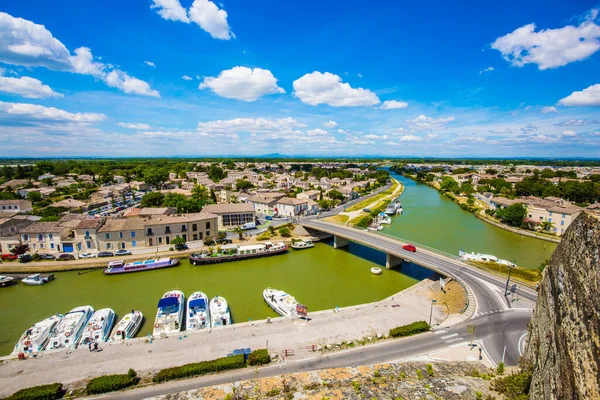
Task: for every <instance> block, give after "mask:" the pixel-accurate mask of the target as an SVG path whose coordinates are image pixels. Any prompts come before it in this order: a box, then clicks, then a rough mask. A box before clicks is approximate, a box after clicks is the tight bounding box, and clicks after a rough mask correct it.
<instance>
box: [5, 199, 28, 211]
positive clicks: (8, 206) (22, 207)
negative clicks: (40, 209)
mask: <svg viewBox="0 0 600 400" xmlns="http://www.w3.org/2000/svg"><path fill="white" fill-rule="evenodd" d="M31 210H33V207H32V205H31V201H29V200H0V211H17V212H20V213H26V212H28V211H31Z"/></svg>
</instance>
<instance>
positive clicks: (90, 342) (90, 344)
mask: <svg viewBox="0 0 600 400" xmlns="http://www.w3.org/2000/svg"><path fill="white" fill-rule="evenodd" d="M88 349H90V353H91V352H92V341H91V340H90V341H89V342H88Z"/></svg>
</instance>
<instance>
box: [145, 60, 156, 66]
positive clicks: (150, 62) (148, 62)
mask: <svg viewBox="0 0 600 400" xmlns="http://www.w3.org/2000/svg"><path fill="white" fill-rule="evenodd" d="M144 64H146V65H147V66H149V67H152V68H156V64H154V63H153V62H152V61H144Z"/></svg>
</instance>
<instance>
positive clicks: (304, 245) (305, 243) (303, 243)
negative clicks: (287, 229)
mask: <svg viewBox="0 0 600 400" xmlns="http://www.w3.org/2000/svg"><path fill="white" fill-rule="evenodd" d="M311 247H315V244H314V243H313V242H312V240H297V241H295V242H294V243H292V248H293V249H296V250H301V249H309V248H311Z"/></svg>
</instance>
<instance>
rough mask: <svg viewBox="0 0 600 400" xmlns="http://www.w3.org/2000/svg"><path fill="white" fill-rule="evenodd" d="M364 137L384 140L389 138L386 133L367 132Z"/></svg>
mask: <svg viewBox="0 0 600 400" xmlns="http://www.w3.org/2000/svg"><path fill="white" fill-rule="evenodd" d="M365 139H370V140H381V139H383V140H386V139H389V136H388V135H373V134H369V135H365Z"/></svg>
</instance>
